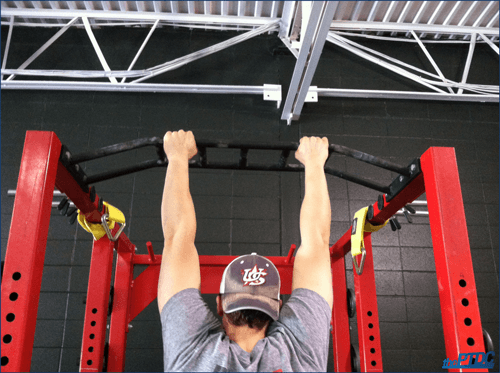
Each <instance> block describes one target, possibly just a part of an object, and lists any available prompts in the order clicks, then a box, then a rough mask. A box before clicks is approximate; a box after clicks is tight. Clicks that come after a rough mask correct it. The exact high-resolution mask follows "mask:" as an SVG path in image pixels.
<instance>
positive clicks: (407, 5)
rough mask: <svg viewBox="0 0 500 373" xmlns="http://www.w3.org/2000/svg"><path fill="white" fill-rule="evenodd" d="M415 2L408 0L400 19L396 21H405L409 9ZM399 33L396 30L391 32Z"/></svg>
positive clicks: (392, 34)
mask: <svg viewBox="0 0 500 373" xmlns="http://www.w3.org/2000/svg"><path fill="white" fill-rule="evenodd" d="M412 4H413V3H412V2H411V1H407V2H406V4H405V6H404V8H403V10H402V11H401V13H400V14H399V17H398V20H397V21H396V23H403V22H404V20H405V18H406V15H407V14H408V11H409V10H410V6H411V5H412ZM396 34H397V33H396V32H391V36H395V35H396Z"/></svg>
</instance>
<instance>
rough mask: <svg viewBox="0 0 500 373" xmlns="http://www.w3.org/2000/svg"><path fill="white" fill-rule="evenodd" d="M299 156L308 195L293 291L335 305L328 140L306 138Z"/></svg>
mask: <svg viewBox="0 0 500 373" xmlns="http://www.w3.org/2000/svg"><path fill="white" fill-rule="evenodd" d="M295 157H296V158H297V159H298V160H299V161H300V162H301V163H302V164H303V165H304V168H305V196H304V200H303V202H302V208H301V210H300V236H301V241H302V242H301V246H300V248H299V250H298V251H297V254H296V255H295V262H294V266H293V279H292V291H293V290H294V289H298V288H306V289H309V290H313V291H315V292H317V293H318V294H319V295H321V296H322V297H323V298H325V300H326V301H327V302H328V304H329V305H330V309H331V308H332V306H333V289H332V272H331V267H330V250H329V240H330V220H331V207H330V197H329V195H328V187H327V184H326V176H325V171H324V165H325V162H326V160H327V158H328V139H327V138H326V137H323V138H322V139H320V138H318V137H310V138H307V137H303V138H302V139H300V146H299V148H298V149H297V152H296V153H295Z"/></svg>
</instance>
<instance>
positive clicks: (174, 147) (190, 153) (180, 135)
mask: <svg viewBox="0 0 500 373" xmlns="http://www.w3.org/2000/svg"><path fill="white" fill-rule="evenodd" d="M163 149H164V150H165V154H166V155H167V158H168V161H169V162H170V161H172V160H173V159H179V158H180V159H191V158H193V157H194V156H195V155H196V153H198V149H197V148H196V141H195V140H194V135H193V132H191V131H188V132H184V131H183V130H180V131H175V132H171V131H168V132H167V133H166V134H165V136H164V137H163Z"/></svg>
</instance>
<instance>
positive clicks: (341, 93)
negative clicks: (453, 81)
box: [13, 82, 499, 102]
mask: <svg viewBox="0 0 500 373" xmlns="http://www.w3.org/2000/svg"><path fill="white" fill-rule="evenodd" d="M13 83H14V82H13ZM17 83H19V82H17ZM310 92H317V93H318V96H321V97H353V98H379V99H404V100H437V101H461V102H463V101H467V102H499V101H498V100H499V99H498V94H496V95H493V94H488V95H476V94H462V95H457V94H449V93H446V92H445V93H444V94H441V93H434V92H411V91H386V90H371V89H343V88H310Z"/></svg>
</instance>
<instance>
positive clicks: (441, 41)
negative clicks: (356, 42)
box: [14, 24, 496, 44]
mask: <svg viewBox="0 0 500 373" xmlns="http://www.w3.org/2000/svg"><path fill="white" fill-rule="evenodd" d="M14 25H15V24H14ZM330 32H334V33H335V34H337V35H345V36H352V37H356V38H364V39H374V40H387V41H396V42H402V43H416V42H417V41H416V40H415V39H406V38H398V37H392V36H377V35H368V34H367V35H364V34H356V33H354V32H347V31H330ZM392 34H395V33H394V32H393V33H391V35H392ZM478 34H480V33H478ZM495 37H496V36H495ZM495 37H493V38H492V39H491V40H493V39H494V38H495ZM420 41H421V42H422V43H424V44H427V43H429V44H469V42H468V41H467V40H462V39H458V40H449V39H438V40H436V39H420ZM478 41H479V42H480V43H484V42H483V41H481V40H478Z"/></svg>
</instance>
